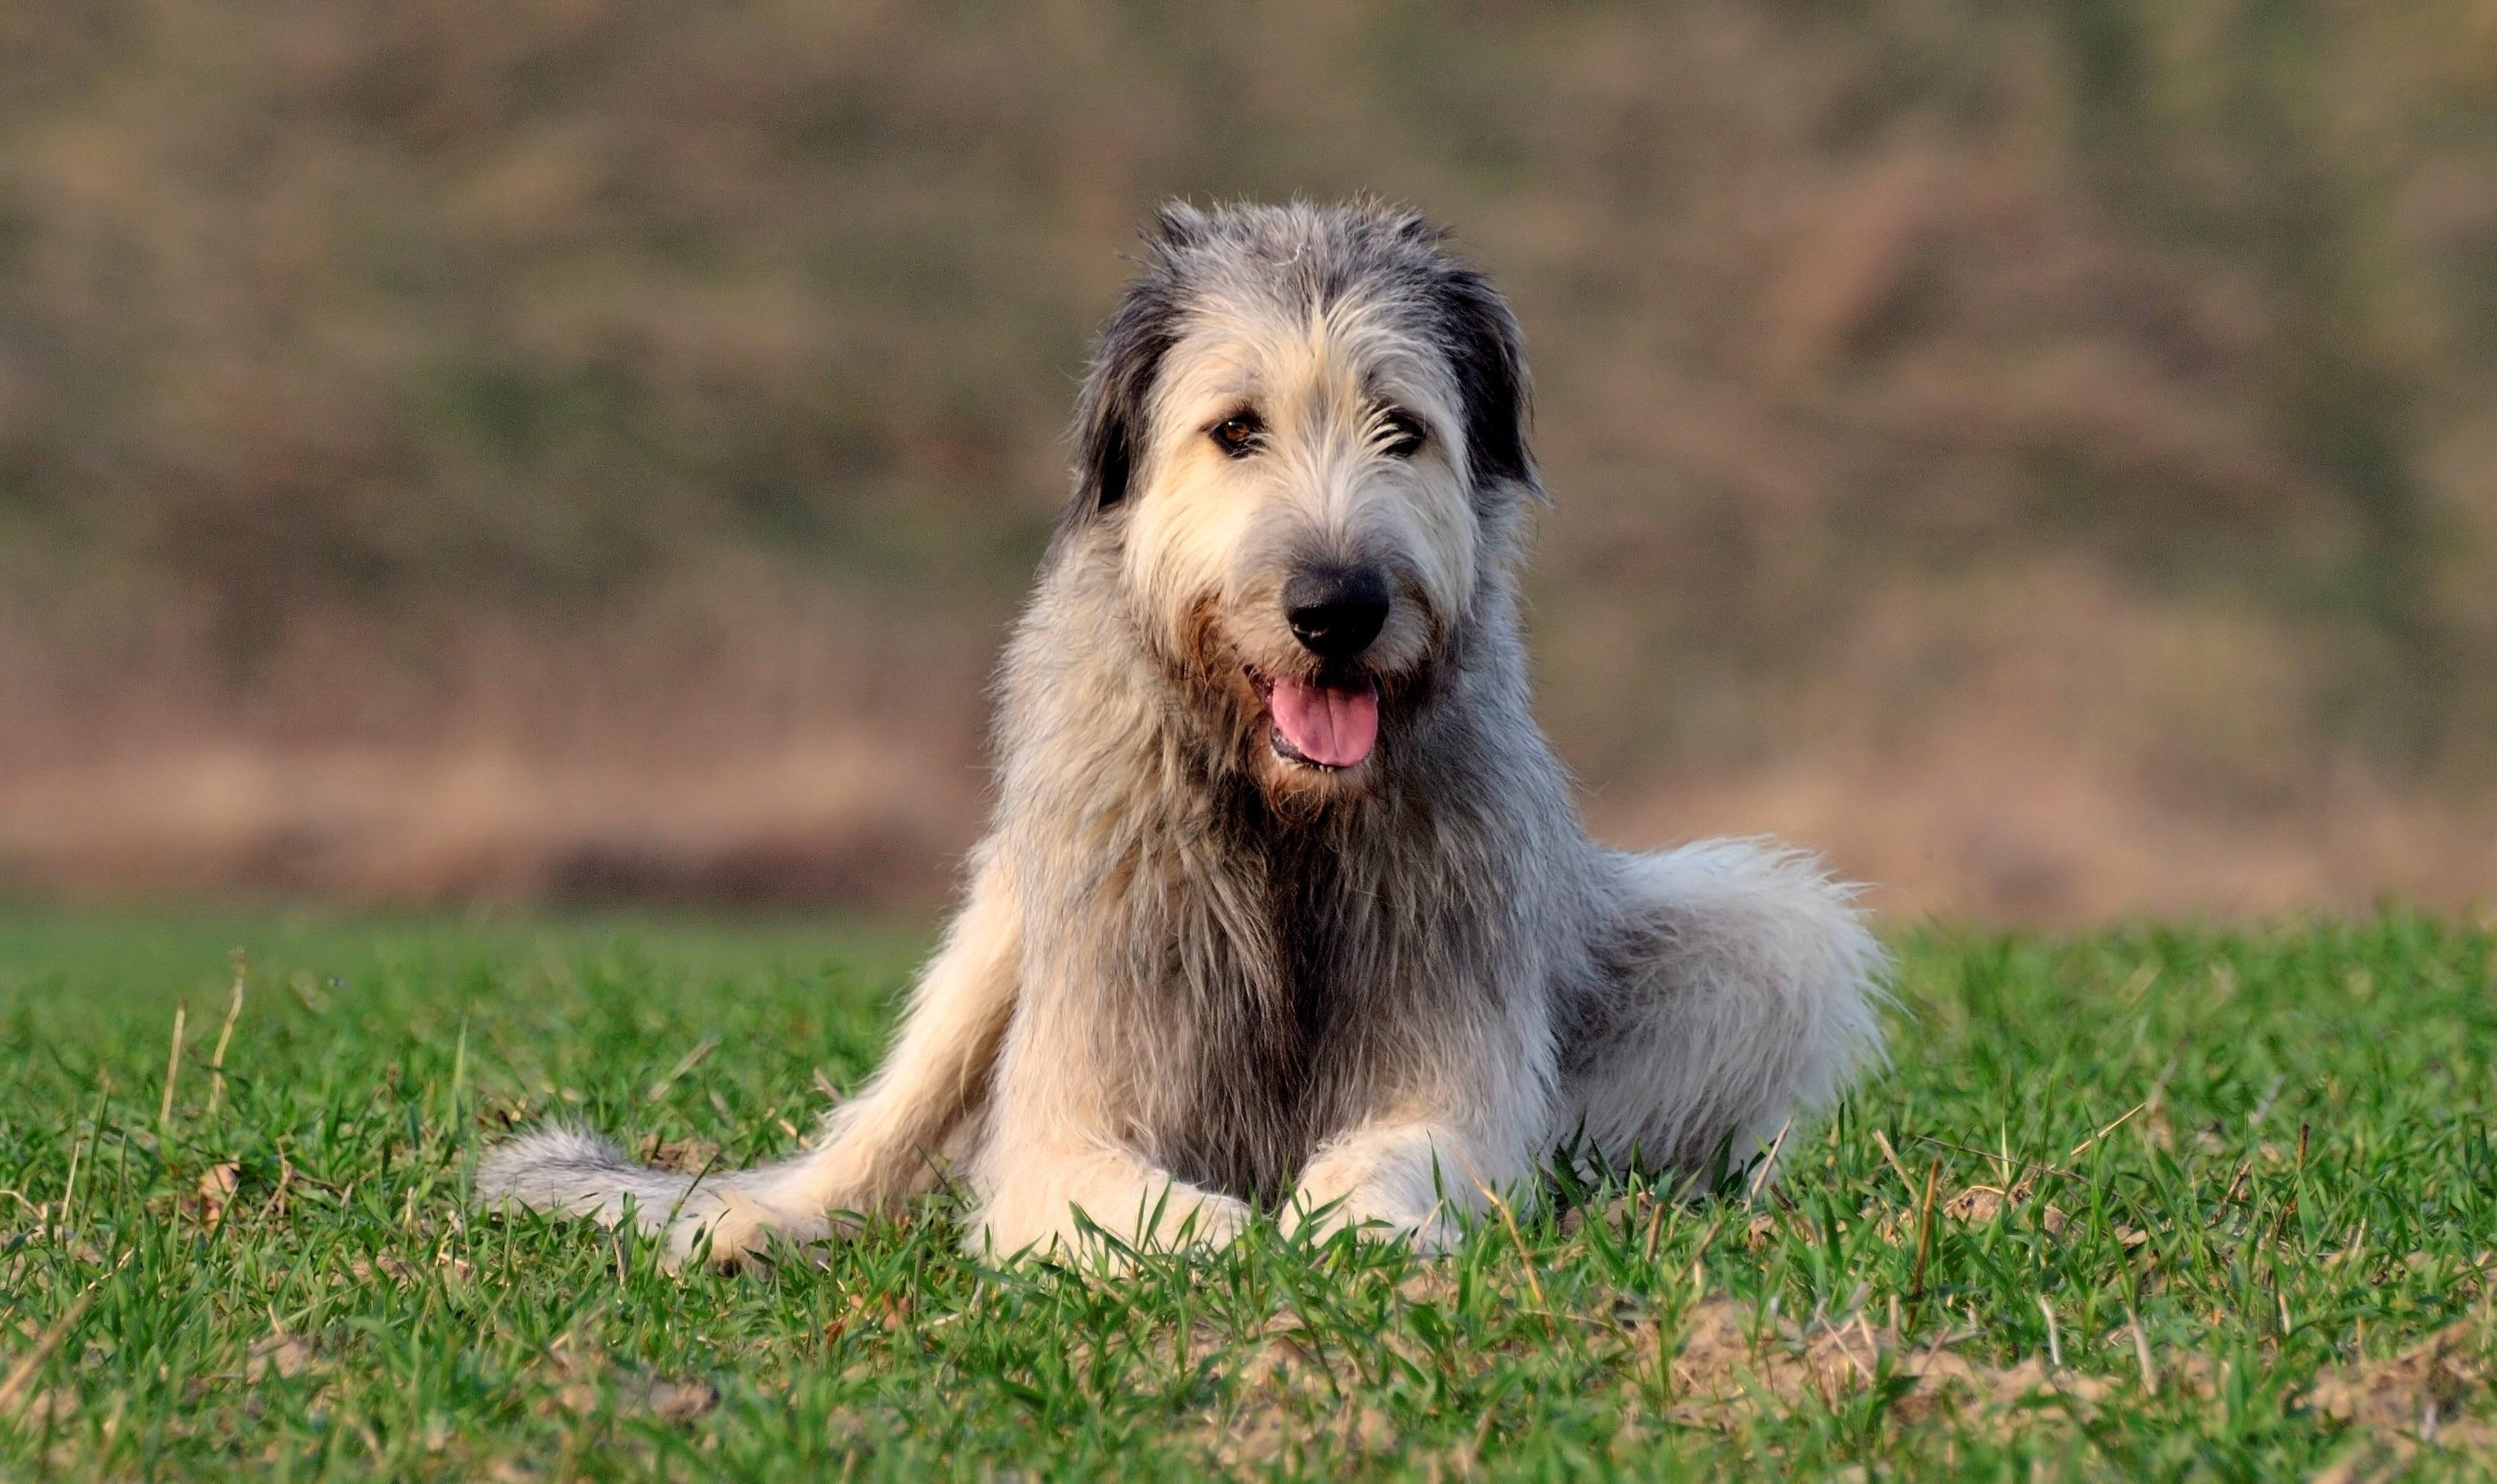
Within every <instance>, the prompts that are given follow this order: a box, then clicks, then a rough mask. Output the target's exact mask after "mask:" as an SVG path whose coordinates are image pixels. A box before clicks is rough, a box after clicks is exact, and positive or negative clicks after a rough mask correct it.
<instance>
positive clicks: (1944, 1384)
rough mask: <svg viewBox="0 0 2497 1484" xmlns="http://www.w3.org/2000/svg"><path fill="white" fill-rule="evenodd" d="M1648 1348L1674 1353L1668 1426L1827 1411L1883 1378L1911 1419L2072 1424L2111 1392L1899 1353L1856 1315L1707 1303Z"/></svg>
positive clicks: (2033, 1370) (1923, 1352)
mask: <svg viewBox="0 0 2497 1484" xmlns="http://www.w3.org/2000/svg"><path fill="white" fill-rule="evenodd" d="M1650 1342H1651V1343H1657V1344H1664V1343H1673V1344H1675V1345H1677V1348H1676V1350H1675V1353H1674V1355H1673V1359H1672V1376H1673V1389H1674V1394H1675V1395H1676V1396H1677V1397H1678V1398H1680V1399H1681V1401H1680V1402H1678V1403H1677V1405H1675V1407H1674V1409H1673V1416H1674V1419H1675V1420H1676V1421H1680V1422H1686V1423H1700V1424H1706V1423H1715V1422H1723V1421H1727V1420H1729V1419H1730V1418H1731V1417H1732V1416H1733V1415H1734V1414H1736V1413H1739V1412H1746V1411H1751V1410H1755V1409H1758V1408H1760V1407H1763V1406H1769V1405H1776V1406H1793V1405H1799V1404H1802V1403H1804V1402H1806V1401H1808V1400H1817V1401H1818V1402H1821V1403H1823V1404H1831V1405H1834V1404H1835V1403H1836V1402H1838V1401H1839V1400H1840V1399H1841V1398H1842V1397H1844V1396H1846V1395H1847V1394H1849V1393H1850V1392H1853V1391H1856V1390H1858V1389H1860V1388H1862V1387H1864V1386H1866V1385H1869V1384H1871V1383H1873V1382H1874V1381H1875V1380H1876V1379H1878V1378H1881V1377H1882V1376H1885V1375H1886V1376H1890V1377H1896V1378H1901V1379H1903V1380H1904V1381H1905V1382H1906V1385H1905V1388H1904V1389H1903V1390H1902V1391H1901V1392H1900V1394H1899V1396H1898V1399H1897V1401H1896V1403H1895V1404H1894V1406H1895V1408H1896V1410H1897V1411H1898V1412H1899V1413H1900V1414H1901V1415H1902V1416H1904V1417H1907V1418H1908V1419H1910V1420H1914V1419H1917V1418H1921V1417H1924V1416H1927V1415H1930V1414H1931V1413H1932V1412H1934V1411H1935V1410H1936V1409H1937V1408H1939V1407H1941V1406H1943V1405H1962V1406H1968V1405H1974V1406H1977V1407H1980V1408H1983V1409H1987V1410H2007V1409H2009V1408H2011V1407H2014V1406H2019V1405H2023V1404H2032V1405H2034V1404H2037V1403H2041V1402H2043V1403H2048V1404H2060V1405H2061V1406H2062V1408H2063V1409H2064V1410H2066V1411H2068V1412H2070V1413H2071V1414H2073V1415H2074V1416H2077V1417H2087V1416H2089V1415H2090V1414H2091V1411H2092V1409H2093V1407H2094V1405H2095V1404H2096V1403H2097V1402H2098V1401H2099V1400H2100V1399H2102V1397H2104V1396H2106V1395H2107V1393H2108V1392H2109V1391H2111V1390H2112V1389H2113V1383H2111V1382H2109V1381H2107V1380H2105V1379H2103V1378H2102V1377H2099V1376H2094V1375H2086V1374H2083V1373H2079V1372H2073V1371H2056V1370H2053V1369H2051V1368H2049V1367H2048V1366H2047V1365H2046V1364H2045V1363H2044V1362H2043V1361H2039V1360H2035V1359H2032V1360H2025V1361H2022V1362H2020V1363H2019V1364H2018V1365H2015V1366H2009V1367H2001V1366H1993V1365H1989V1364H1987V1363H1985V1362H1982V1361H1972V1360H1970V1359H1968V1358H1967V1357H1965V1356H1962V1355H1960V1354H1958V1353H1957V1352H1955V1351H1954V1350H1952V1349H1950V1348H1949V1347H1948V1346H1947V1345H1928V1346H1923V1347H1919V1348H1914V1349H1910V1348H1906V1347H1904V1346H1903V1345H1902V1344H1901V1342H1900V1340H1899V1336H1898V1333H1897V1332H1896V1331H1895V1330H1892V1329H1890V1328H1889V1327H1888V1326H1887V1325H1881V1326H1877V1325H1875V1324H1874V1323H1873V1322H1872V1321H1871V1320H1870V1319H1868V1318H1866V1317H1864V1316H1863V1315H1862V1314H1857V1315H1855V1316H1854V1317H1852V1318H1849V1319H1847V1320H1843V1321H1839V1322H1834V1323H1828V1324H1820V1325H1816V1326H1814V1327H1813V1328H1811V1329H1810V1330H1809V1331H1807V1330H1805V1329H1803V1328H1802V1327H1800V1326H1797V1325H1795V1324H1793V1323H1791V1322H1789V1321H1784V1320H1775V1319H1768V1318H1764V1317H1763V1316H1761V1315H1759V1314H1757V1313H1756V1312H1754V1310H1750V1309H1749V1308H1747V1307H1745V1306H1744V1305H1741V1304H1738V1303H1736V1302H1735V1301H1734V1300H1732V1299H1727V1298H1713V1299H1709V1300H1706V1301H1704V1302H1702V1303H1700V1304H1697V1305H1695V1306H1693V1307H1692V1308H1691V1310H1689V1311H1687V1312H1686V1313H1685V1314H1684V1315H1683V1322H1682V1324H1681V1325H1680V1326H1679V1330H1678V1335H1677V1336H1676V1337H1673V1338H1668V1337H1665V1336H1664V1335H1662V1334H1661V1332H1660V1331H1656V1330H1651V1339H1650Z"/></svg>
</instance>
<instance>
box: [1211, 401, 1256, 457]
mask: <svg viewBox="0 0 2497 1484" xmlns="http://www.w3.org/2000/svg"><path fill="white" fill-rule="evenodd" d="M1265 430H1266V425H1265V424H1264V423H1262V422H1260V421H1258V418H1257V415H1256V414H1255V413H1253V412H1238V413H1233V414H1232V415H1231V416H1230V417H1227V418H1224V419H1223V420H1222V421H1221V422H1219V423H1217V424H1215V425H1214V446H1215V447H1216V448H1218V449H1220V450H1222V452H1224V453H1225V454H1228V455H1230V456H1231V457H1232V458H1246V457H1247V456H1248V455H1249V452H1250V451H1251V450H1253V449H1255V448H1256V446H1257V435H1258V434H1259V433H1261V432H1263V431H1265Z"/></svg>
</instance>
